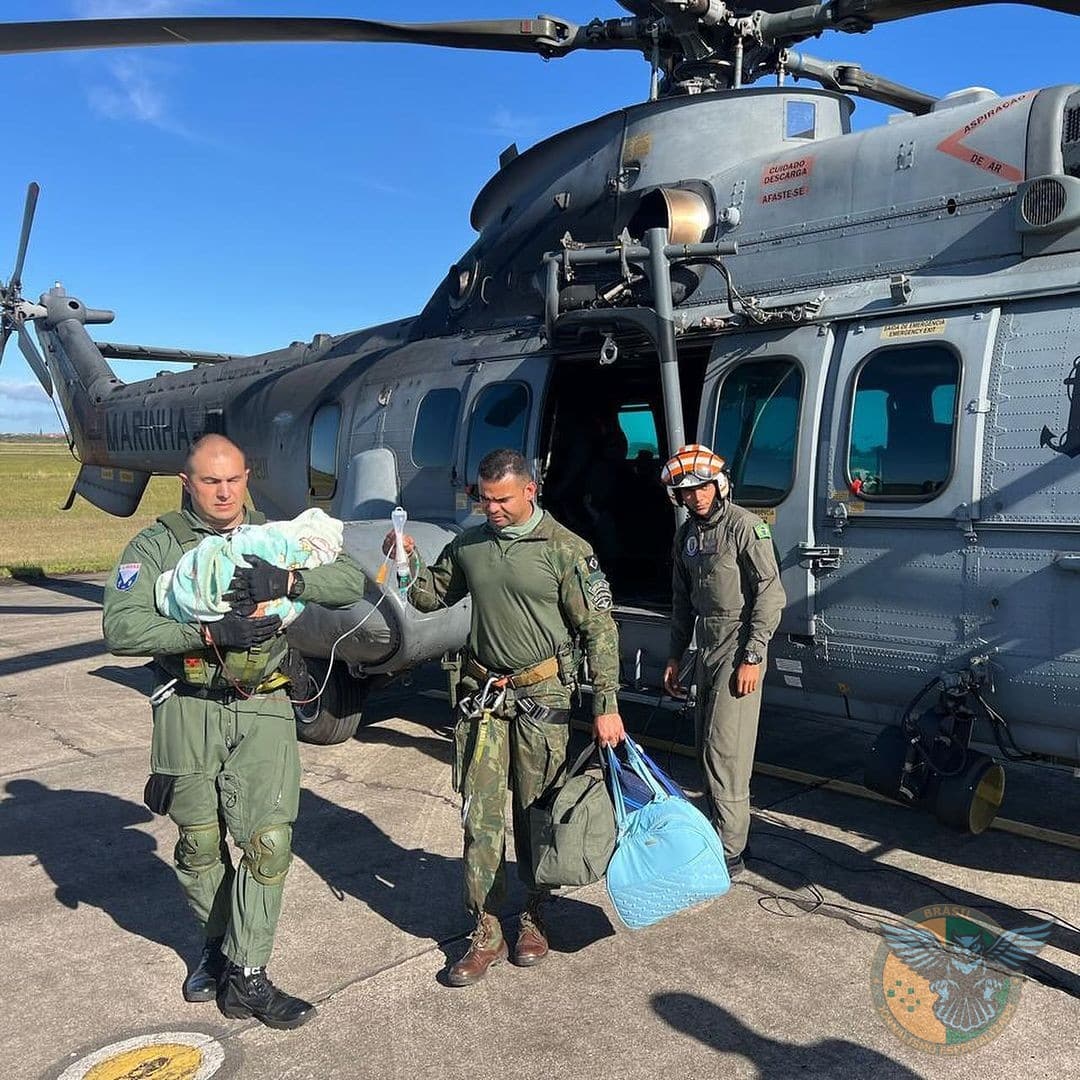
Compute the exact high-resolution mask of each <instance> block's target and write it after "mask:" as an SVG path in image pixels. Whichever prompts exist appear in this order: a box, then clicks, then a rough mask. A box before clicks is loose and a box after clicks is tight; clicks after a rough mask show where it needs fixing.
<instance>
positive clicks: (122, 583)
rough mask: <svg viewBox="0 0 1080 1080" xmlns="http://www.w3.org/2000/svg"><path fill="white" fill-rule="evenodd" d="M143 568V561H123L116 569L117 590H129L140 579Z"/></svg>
mask: <svg viewBox="0 0 1080 1080" xmlns="http://www.w3.org/2000/svg"><path fill="white" fill-rule="evenodd" d="M141 569H142V563H139V562H129V563H121V564H120V566H119V567H118V568H117V571H116V589H117V592H127V591H128V589H130V588H131V587H132V585H134V584H135V582H136V581H138V580H139V571H140V570H141Z"/></svg>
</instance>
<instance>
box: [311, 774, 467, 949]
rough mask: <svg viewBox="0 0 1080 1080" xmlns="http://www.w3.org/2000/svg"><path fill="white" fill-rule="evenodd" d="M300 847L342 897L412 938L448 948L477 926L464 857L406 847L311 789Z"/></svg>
mask: <svg viewBox="0 0 1080 1080" xmlns="http://www.w3.org/2000/svg"><path fill="white" fill-rule="evenodd" d="M446 812H447V813H448V814H452V813H455V812H456V811H455V809H453V808H451V807H450V806H447V808H446ZM292 846H293V852H294V853H295V854H296V856H297V857H298V858H300V859H303V861H304V862H305V863H307V865H308V866H309V867H310V868H311V869H312V870H313V871H314V872H315V873H316V874H318V875H319V877H321V878H322V879H323V881H325V882H326V885H327V887H328V888H329V890H330V892H331V893H332V894H333V895H334V896H336V897H337V898H338V899H339V900H343V899H344V898H345V896H354V897H356V898H357V899H358V900H362V901H363V902H364V903H365V904H367V905H368V907H369V908H371V910H372V911H374V912H375V913H376V914H378V915H380V916H382V917H383V918H384V919H386V921H387V922H389V923H392V924H393V925H394V926H396V927H398V928H399V929H400V930H403V931H404V932H405V933H407V934H411V935H413V936H414V937H417V938H426V939H428V940H431V941H434V942H438V943H442V942H447V943H448V942H450V941H453V940H454V939H456V938H459V937H460V936H461V934H462V933H463V932H465V931H466V930H469V929H471V927H470V926H469V925H468V923H469V919H468V915H467V914H466V912H465V909H464V906H463V904H462V901H461V889H462V877H461V860H460V859H450V858H447V857H445V856H443V855H434V854H432V853H430V852H427V851H424V850H422V849H421V848H406V847H402V846H401V845H400V844H397V843H395V842H394V841H393V840H392V839H391V838H390V837H389V836H388V835H387V834H386V833H385V832H383V830H382V829H380V828H379V827H378V826H377V825H375V824H374V822H372V821H371V819H370V818H368V817H367V816H366V815H364V814H361V813H360V812H359V811H356V810H350V809H349V808H348V807H345V806H339V805H337V804H336V803H332V802H330V800H329V799H324V798H323V797H322V796H321V795H316V794H315V792H313V791H311V790H310V789H308V788H303V789H302V790H301V792H300V814H299V817H298V818H297V824H296V826H295V828H294V830H293V844H292ZM441 947H442V945H441V944H440V948H441ZM443 951H444V952H446V951H447V950H446V949H444V950H443ZM451 951H454V950H451ZM447 955H448V956H449V953H448V954H447ZM454 958H455V959H456V952H454Z"/></svg>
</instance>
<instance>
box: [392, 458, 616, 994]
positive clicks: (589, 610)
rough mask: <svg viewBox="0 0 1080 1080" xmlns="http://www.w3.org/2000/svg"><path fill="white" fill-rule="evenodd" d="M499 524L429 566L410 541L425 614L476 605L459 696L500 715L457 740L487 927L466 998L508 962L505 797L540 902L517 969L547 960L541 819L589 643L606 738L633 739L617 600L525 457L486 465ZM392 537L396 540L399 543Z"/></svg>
mask: <svg viewBox="0 0 1080 1080" xmlns="http://www.w3.org/2000/svg"><path fill="white" fill-rule="evenodd" d="M479 474H480V475H479V493H480V503H481V505H482V507H483V509H484V513H485V515H486V516H487V522H486V524H484V525H480V526H478V527H476V528H473V529H468V530H466V531H465V532H463V533H462V534H461V535H460V536H458V537H455V538H454V539H453V540H451V541H450V543H449V544H447V545H446V547H445V548H444V549H443V551H442V554H440V555H439V557H438V559H437V560H436V561H435V563H434V564H433V565H432V566H430V567H425V566H424V565H423V562H422V561H421V560H420V556H419V553H416V554H415V555H414V551H415V547H414V544H413V542H412V538H411V537H405V550H406V552H407V553H408V554H409V555H410V556H414V564H415V566H416V573H417V577H416V580H415V583H414V585H413V588H412V589H411V590H410V593H409V599H410V601H411V603H412V604H413V606H415V607H417V608H419V609H420V610H421V611H434V610H436V609H437V608H440V607H444V606H445V607H450V606H452V605H453V604H456V603H457V602H458V601H459V600H461V599H463V598H464V597H465V596H466V595H469V596H471V597H472V626H471V628H470V630H469V637H468V642H467V645H466V650H467V651H466V655H465V658H464V661H463V670H462V677H461V681H460V683H459V686H458V693H459V694H461V693H464V694H465V695H472V694H476V693H477V691H478V690H483V689H484V688H487V689H488V690H489V692H490V693H491V694H492V697H493V704H494V707H493V708H492V709H491V710H490V711H489V712H488V713H487V714H481V715H479V716H477V715H472V716H468V715H462V716H461V718H460V719H459V722H458V724H457V726H456V728H455V757H456V759H457V772H458V777H459V779H458V783H457V785H456V786H457V787H458V790H459V791H460V792H461V795H462V798H463V800H464V808H463V810H462V820H463V824H464V828H465V899H466V904H467V905H468V908H469V910H470V911H471V912H472V914H473V915H475V917H476V920H477V925H476V930H475V931H474V933H473V935H472V940H471V945H470V947H469V950H468V952H467V953H466V954H465V955H464V956H463V957H462V958H461V959H460V960H458V961H457V962H456V963H455V964H452V965H451V967H450V969H449V972H448V974H447V978H448V981H449V982H450V983H451V985H453V986H468V985H470V984H472V983H475V982H477V981H478V980H479V979H481V978H483V976H484V975H485V974H486V973H487V970H488V968H489V967H490V966H491V965H492V964H493V963H495V962H497V961H499V960H502V959H504V958H505V957H506V956H507V952H508V950H507V945H506V942H505V940H504V939H503V935H502V928H501V926H500V924H499V919H498V915H497V912H498V909H499V905H500V902H501V900H502V897H503V893H504V889H505V875H506V825H505V820H504V817H505V807H506V792H507V787H509V788H510V789H511V790H512V792H513V821H514V848H515V851H516V853H517V867H518V874H519V876H520V877H521V879H522V881H523V882H524V883H525V886H526V889H527V890H528V902H527V904H526V908H525V911H524V912H523V913H522V916H521V925H520V929H519V933H518V936H517V942H516V945H515V948H514V957H513V959H514V963H516V964H518V965H521V966H530V965H532V964H536V963H539V962H540V961H541V960H543V958H544V957H545V956H546V955H547V952H548V943H547V937H546V932H545V928H544V924H543V921H542V918H541V905H542V903H543V902H544V901H545V900H546V899H547V898H548V896H549V893H548V892H547V891H546V890H544V889H541V888H539V887H537V885H536V883H535V881H534V880H533V875H532V852H531V847H530V838H529V825H528V810H529V807H530V806H532V804H533V803H535V802H537V801H538V800H539V799H540V797H541V796H542V795H543V794H544V792H545V791H547V790H548V788H550V787H551V785H552V783H554V782H555V781H556V780H557V778H558V777H559V775H560V773H561V772H562V770H563V767H564V763H565V761H566V745H567V741H568V738H569V723H568V721H569V710H570V698H571V693H572V690H573V689H574V686H575V685H576V679H577V667H578V653H577V641H578V640H580V642H581V644H582V646H583V647H584V651H585V655H586V656H587V658H588V662H589V673H590V675H591V677H592V689H593V713H594V716H595V719H594V721H593V737H594V738H595V739H596V741H597V742H598V743H600V744H601V745H606V746H614V745H616V744H617V743H619V742H621V741H622V739H623V738H624V731H623V724H622V719H621V718H620V716H619V713H618V704H617V702H616V691H617V690H618V687H619V641H618V631H617V629H616V626H615V620H614V619H613V618H612V615H611V607H612V598H611V589H610V587H609V586H608V583H607V579H606V578H605V577H604V574H603V572H602V571H601V569H600V567H599V565H598V563H597V560H596V556H595V555H594V554H593V552H592V549H591V548H590V547H589V545H588V544H587V543H586V542H585V541H584V540H582V539H581V537H579V536H577V535H576V534H574V533H572V532H570V530H569V529H567V528H565V527H563V526H562V525H560V524H559V523H558V522H557V521H555V519H554V518H552V517H551V515H550V514H547V513H545V512H544V511H543V510H542V509H541V508H540V507H539V506H537V505H536V483H535V481H534V480H533V477H532V474H531V472H530V471H529V467H528V464H527V463H526V461H525V459H524V458H523V457H522V456H521V454H519V453H517V452H516V451H514V450H494V451H492V452H491V453H490V454H488V455H487V456H486V457H485V458H484V459H483V460H482V461H481V462H480V467H479ZM392 542H393V534H392V533H391V534H390V535H389V536H388V537H387V545H388V550H389V545H390V544H391V543H392Z"/></svg>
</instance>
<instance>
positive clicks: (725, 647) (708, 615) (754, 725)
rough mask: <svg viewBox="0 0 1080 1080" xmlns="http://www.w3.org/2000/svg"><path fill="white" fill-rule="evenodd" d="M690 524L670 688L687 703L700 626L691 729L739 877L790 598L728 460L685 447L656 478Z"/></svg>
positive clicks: (677, 569) (680, 562)
mask: <svg viewBox="0 0 1080 1080" xmlns="http://www.w3.org/2000/svg"><path fill="white" fill-rule="evenodd" d="M660 480H661V482H662V483H663V484H664V485H666V487H667V489H668V494H669V495H670V496H671V500H672V502H674V503H675V504H676V505H677V506H685V507H686V509H687V510H688V511H689V517H688V519H687V520H686V521H685V522H684V523H683V524H682V525H681V526H680V527H679V529H678V531H677V532H676V533H675V544H674V549H673V561H674V569H673V573H672V614H671V647H670V649H669V652H668V656H669V658H670V659H669V660H668V662H667V667H666V668H665V669H664V688H665V689H666V690H667V692H668V693H669V694H671V695H672V696H673V697H686V690H685V688H684V687H683V686H682V685H680V682H679V664H680V661H681V659H682V656H683V653H685V652H686V649H687V647H688V646H689V644H690V639H691V637H692V636H693V632H694V621H695V619H696V620H697V621H698V632H697V633H698V637H697V645H698V659H697V671H696V675H695V680H694V681H695V682H696V684H697V711H696V715H695V726H696V732H697V738H698V747H699V753H700V756H701V766H702V771H703V773H704V776H705V792H706V796H707V798H708V802H709V807H710V810H711V811H712V819H713V824H714V825H715V826H716V829H717V831H718V832H719V833H720V838H721V840H722V841H723V844H724V854H725V855H726V857H727V862H728V869H729V871H730V872H731V873H732V874H737V873H739V872H740V871H742V869H743V851H744V849H745V848H746V840H747V836H748V834H749V832H750V774H751V772H752V771H753V767H754V745H755V743H756V742H757V729H758V714H759V713H760V711H761V680H762V676H763V674H764V665H765V654H766V650H767V648H768V644H769V639H770V638H771V637H772V635H773V632H774V631H775V630H776V626H777V624H778V623H779V621H780V613H781V611H783V609H784V603H785V596H784V589H783V586H782V585H781V584H780V571H779V569H778V567H777V565H776V555H775V553H774V551H773V544H772V534H771V532H770V530H769V526H768V525H766V524H765V522H763V521H762V520H761V519H760V518H759V517H758V516H757V515H756V514H753V513H751V512H750V511H749V510H744V509H743V508H742V507H741V506H736V505H735V504H734V503H733V502H732V501H731V498H730V484H729V481H728V477H727V473H726V472H725V470H724V459H723V458H722V457H720V456H719V455H717V454H714V453H713V452H712V451H711V450H710V449H709V448H708V447H707V446H699V445H697V444H693V445H690V446H684V447H682V449H681V450H679V451H678V453H677V454H675V456H674V457H673V458H671V459H670V460H669V461H668V462H667V464H666V465H664V468H663V470H662V471H661V473H660Z"/></svg>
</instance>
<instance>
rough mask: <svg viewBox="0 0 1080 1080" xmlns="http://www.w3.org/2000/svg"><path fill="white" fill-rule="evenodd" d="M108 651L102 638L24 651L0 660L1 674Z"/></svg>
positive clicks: (47, 665)
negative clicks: (55, 647) (58, 646)
mask: <svg viewBox="0 0 1080 1080" xmlns="http://www.w3.org/2000/svg"><path fill="white" fill-rule="evenodd" d="M108 651H109V650H108V649H107V648H106V646H105V642H104V641H102V640H101V639H100V638H99V639H98V640H97V641H81V642H79V643H78V644H76V645H62V646H61V647H60V648H58V649H41V650H40V651H39V652H32V653H24V654H23V655H22V656H12V657H11V658H10V659H7V660H0V675H18V674H20V673H21V672H24V671H36V670H37V669H38V668H45V667H51V666H52V665H53V664H69V663H71V662H72V661H73V660H89V659H90V657H92V656H101V655H102V654H103V653H107V652H108Z"/></svg>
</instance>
